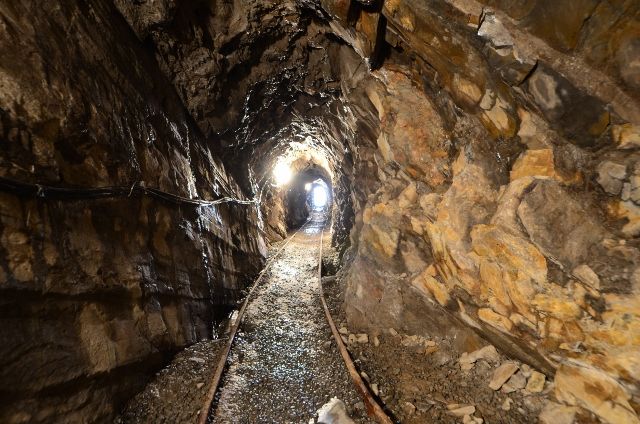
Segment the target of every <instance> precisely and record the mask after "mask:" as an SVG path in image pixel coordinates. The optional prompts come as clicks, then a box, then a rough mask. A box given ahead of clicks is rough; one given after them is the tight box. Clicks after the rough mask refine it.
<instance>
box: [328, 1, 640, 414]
mask: <svg viewBox="0 0 640 424" xmlns="http://www.w3.org/2000/svg"><path fill="white" fill-rule="evenodd" d="M322 3H323V5H324V7H325V8H326V10H327V11H328V12H329V13H330V15H331V16H332V28H333V29H334V30H335V33H336V34H338V35H340V36H341V37H342V38H343V39H344V40H345V41H347V42H349V43H350V44H351V45H352V46H353V47H354V49H355V50H356V51H357V52H358V53H359V54H360V55H362V56H363V57H365V58H367V59H368V60H369V63H370V64H376V63H379V60H380V57H381V56H379V54H380V53H377V52H380V51H382V52H383V53H382V58H383V59H384V64H383V65H382V67H381V68H380V69H378V70H377V71H374V72H373V73H372V74H371V75H370V76H367V75H365V76H364V77H363V79H362V81H361V82H360V83H359V85H358V87H356V88H355V89H354V90H351V91H349V90H344V89H343V95H344V96H345V97H347V98H350V99H352V102H354V103H357V104H359V105H360V106H361V107H363V108H365V109H366V108H367V107H369V108H370V107H371V105H373V107H374V110H375V111H376V112H377V114H378V115H379V118H380V128H379V130H380V131H379V136H378V138H377V149H376V151H375V153H374V158H373V161H370V162H374V163H375V164H376V165H377V167H378V178H379V181H380V182H379V184H378V185H377V186H376V184H369V185H368V187H369V191H365V199H366V204H365V205H364V207H362V208H361V209H359V210H357V214H356V223H355V226H354V229H353V231H352V233H351V243H352V246H353V248H352V249H353V252H352V254H351V255H350V256H349V257H351V258H352V261H351V262H350V268H349V270H348V271H347V275H348V278H347V294H346V300H345V308H346V310H347V314H348V318H349V321H350V326H352V325H353V326H355V327H356V328H357V327H360V328H370V329H371V328H376V329H380V328H385V327H394V328H402V329H403V330H405V331H409V332H413V333H418V334H419V333H425V335H427V334H429V333H431V334H433V333H434V332H435V333H436V334H437V332H438V331H448V330H449V328H454V329H458V328H461V325H464V326H466V327H470V328H473V329H474V330H475V331H476V332H477V333H479V334H480V335H482V336H483V337H485V338H487V339H488V340H490V341H491V342H492V343H494V344H495V345H496V346H498V347H499V348H500V349H502V350H503V351H505V352H506V353H508V354H510V355H512V356H515V357H518V358H519V359H521V360H523V361H525V362H528V363H529V364H531V365H533V366H535V367H536V368H537V369H539V370H540V371H543V372H545V373H546V374H547V375H549V376H553V375H555V394H556V397H557V398H558V399H559V400H562V401H563V402H566V403H568V404H572V405H578V406H581V407H583V408H586V409H589V410H590V411H592V412H593V413H595V414H596V415H597V416H599V417H600V418H601V419H602V420H603V421H604V422H610V423H620V422H625V423H631V422H639V420H638V416H637V413H638V405H639V404H640V403H639V401H640V386H639V381H640V380H639V379H640V374H639V373H638V372H639V370H640V367H639V365H640V344H639V340H638V337H637V334H638V326H639V325H640V280H639V276H640V268H639V266H640V250H639V247H640V246H639V243H638V238H637V237H638V235H639V234H640V233H639V232H638V228H640V227H638V224H637V223H638V212H639V211H640V209H638V206H637V204H636V199H635V197H634V193H635V187H636V183H635V182H634V181H635V180H634V179H635V178H636V175H637V170H636V168H637V162H638V158H639V157H638V147H640V144H639V143H640V138H639V137H640V115H639V114H638V111H639V110H640V109H639V106H640V91H639V90H638V88H639V87H638V85H637V83H638V81H637V75H639V74H638V72H636V71H634V70H635V69H636V68H637V63H638V60H639V59H640V50H639V49H638V46H639V44H638V40H640V38H639V34H638V30H637V28H638V25H639V22H640V6H639V5H638V3H637V2H631V1H628V2H616V3H615V4H613V3H610V2H604V1H596V0H594V1H584V2H573V1H571V2H569V1H566V2H564V1H562V2H553V4H551V3H550V2H546V1H543V0H538V1H535V0H534V1H527V2H518V3H517V5H516V6H514V5H513V3H512V2H500V1H486V2H483V3H486V4H482V3H479V2H476V1H472V0H464V1H463V0H448V1H431V2H427V3H425V2H422V1H419V0H415V1H414V0H388V1H385V2H384V4H383V5H382V6H381V7H378V8H376V7H367V6H362V7H361V8H360V9H359V10H357V9H356V12H357V13H355V14H354V9H351V11H349V9H348V8H347V7H345V3H344V2H339V1H330V0H327V1H323V2H322ZM385 51H386V53H385ZM363 96H366V97H367V98H368V100H369V102H365V101H363V100H362V97H363ZM376 187H378V188H376ZM596 387H597V389H596Z"/></svg>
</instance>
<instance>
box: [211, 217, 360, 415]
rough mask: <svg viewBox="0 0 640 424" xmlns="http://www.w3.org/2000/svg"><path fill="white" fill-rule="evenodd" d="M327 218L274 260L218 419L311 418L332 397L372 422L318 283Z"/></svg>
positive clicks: (238, 344)
mask: <svg viewBox="0 0 640 424" xmlns="http://www.w3.org/2000/svg"><path fill="white" fill-rule="evenodd" d="M323 225H324V223H323V222H322V221H319V222H316V223H315V224H314V225H312V226H305V227H303V229H302V230H301V231H300V232H299V233H298V234H297V235H296V236H295V237H294V238H293V239H292V240H291V242H290V243H289V244H288V245H287V246H286V247H285V248H284V250H283V252H282V253H281V254H280V255H279V256H278V257H277V258H276V260H275V262H274V263H273V264H272V265H271V267H270V269H269V271H268V272H267V273H266V274H265V276H264V277H263V281H262V283H261V284H260V286H259V287H258V288H257V290H256V291H255V293H254V296H253V298H252V300H251V301H250V302H249V305H248V307H247V310H246V313H245V317H244V321H243V323H242V325H241V327H240V329H239V332H238V334H237V337H236V341H235V342H234V345H233V348H232V350H231V354H230V357H229V364H230V365H229V368H228V370H227V372H226V374H225V376H224V377H223V381H222V387H221V389H220V392H219V395H218V397H217V399H216V401H215V403H214V408H213V410H212V416H211V418H212V422H213V423H258V422H259V423H284V422H296V423H308V422H310V420H311V419H312V418H314V417H317V415H316V411H317V410H318V409H320V407H321V406H322V405H324V404H326V403H327V402H329V401H330V400H331V399H332V398H333V397H337V398H338V399H340V400H342V401H343V402H345V404H346V408H347V412H348V414H349V415H350V416H351V417H352V418H353V419H354V420H355V421H356V422H362V423H366V422H369V421H368V419H367V418H365V417H366V414H365V412H364V410H363V409H358V408H356V405H358V404H359V402H360V399H359V397H358V395H357V392H356V391H355V389H354V386H353V383H352V381H351V379H350V377H349V375H348V373H347V370H346V367H345V366H344V363H343V362H342V359H341V357H340V354H339V352H338V350H337V348H336V346H335V343H334V342H332V335H331V330H330V328H329V325H328V324H327V322H326V318H325V316H324V313H323V310H322V305H321V303H320V297H319V296H320V294H319V291H318V290H319V286H318V274H317V271H318V254H319V244H318V242H319V237H320V231H321V230H322V228H323Z"/></svg>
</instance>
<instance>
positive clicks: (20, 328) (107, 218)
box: [0, 0, 264, 423]
mask: <svg viewBox="0 0 640 424" xmlns="http://www.w3.org/2000/svg"><path fill="white" fill-rule="evenodd" d="M0 22H1V23H2V24H1V25H0V56H2V57H3V63H2V65H1V66H0V87H2V88H1V89H0V144H1V146H2V147H1V148H0V151H1V152H2V153H0V175H1V176H2V177H6V178H12V179H15V180H20V181H23V182H30V183H40V184H48V185H52V186H59V187H81V188H90V187H102V186H130V185H132V184H133V183H134V182H138V183H139V184H144V185H145V186H146V187H149V188H157V189H159V190H162V191H164V192H168V193H172V194H176V195H180V196H184V197H187V198H188V197H192V196H199V197H200V198H204V199H215V198H218V197H221V196H223V195H229V196H233V197H241V196H242V193H241V191H240V190H239V188H238V186H237V184H236V183H235V182H234V180H233V178H231V177H230V176H229V175H228V173H227V172H226V170H225V168H224V167H223V166H222V164H221V163H220V162H219V161H218V160H217V159H216V158H215V155H214V154H213V153H212V152H211V150H210V147H209V146H208V145H207V144H205V142H204V140H203V137H202V135H201V133H200V131H199V129H198V128H197V127H196V126H195V125H194V123H193V122H192V118H191V117H190V116H189V115H188V114H187V113H185V110H184V107H183V106H182V103H181V101H180V98H179V97H178V96H177V94H176V93H175V91H174V89H173V86H172V85H171V83H170V82H169V81H168V80H167V79H166V78H165V77H164V75H163V74H162V73H161V72H160V70H159V67H158V64H157V63H156V60H155V58H154V57H153V55H151V54H149V53H148V52H147V51H146V50H144V49H143V47H142V44H141V43H140V42H139V40H138V39H137V38H136V37H135V35H134V33H133V31H132V30H131V29H130V27H129V26H128V25H127V23H126V21H125V20H124V19H123V18H122V17H121V16H120V15H119V14H118V12H117V10H116V9H115V8H114V6H113V5H112V3H111V2H110V1H103V0H97V1H91V2H75V1H62V2H47V3H46V4H44V3H41V2H30V1H26V2H3V3H2V5H0ZM256 222H257V210H256V207H255V206H254V205H237V204H223V205H219V206H215V207H194V206H189V205H181V206H177V205H174V204H171V203H167V202H163V201H161V200H158V199H155V198H151V197H148V196H136V195H134V196H132V197H129V198H128V197H127V196H121V197H117V198H109V199H98V200H96V199H94V200H73V201H59V200H50V199H46V198H37V199H36V198H22V197H18V196H15V195H13V194H10V193H6V192H2V193H0V381H1V382H2V384H1V386H2V387H1V388H0V421H2V422H5V423H14V422H33V423H35V422H94V421H96V422H105V421H108V420H109V419H111V418H112V417H113V415H114V414H115V413H116V412H117V409H118V407H119V406H120V405H121V404H122V402H123V401H124V400H126V399H128V398H129V397H130V396H131V395H132V394H133V393H135V392H136V391H137V390H139V389H140V388H141V387H142V385H143V384H144V383H145V381H146V378H147V377H148V376H150V375H151V373H153V372H155V370H156V369H157V368H158V367H159V366H160V365H161V364H162V363H164V362H165V361H166V360H167V359H168V358H169V356H168V355H170V354H172V353H173V352H175V351H176V350H177V349H179V348H181V347H184V346H186V345H188V344H190V343H193V342H195V341H197V340H200V339H203V338H210V337H212V324H213V322H214V320H215V319H218V318H219V315H220V314H221V313H224V312H225V311H226V310H227V308H228V306H229V305H230V304H231V303H232V302H233V301H234V300H235V299H236V298H237V296H238V290H239V289H241V288H243V287H244V286H245V285H246V284H247V283H248V282H249V281H251V279H252V276H253V275H255V274H256V272H257V271H258V270H259V268H260V267H261V264H262V260H263V254H264V246H263V242H262V238H261V234H260V233H259V232H258V229H257V227H256V225H257V224H256Z"/></svg>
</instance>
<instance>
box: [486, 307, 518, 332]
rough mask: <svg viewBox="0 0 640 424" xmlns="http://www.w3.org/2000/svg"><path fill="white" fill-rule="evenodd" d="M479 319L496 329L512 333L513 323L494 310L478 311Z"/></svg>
mask: <svg viewBox="0 0 640 424" xmlns="http://www.w3.org/2000/svg"><path fill="white" fill-rule="evenodd" d="M478 318H480V320H482V321H484V322H486V323H487V324H489V325H491V326H492V327H495V328H497V329H499V330H502V331H505V332H510V331H511V329H512V328H513V323H512V322H511V321H509V319H508V318H506V317H503V316H502V315H499V314H497V313H495V312H494V311H493V310H491V309H489V308H480V309H478Z"/></svg>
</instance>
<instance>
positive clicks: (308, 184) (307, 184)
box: [304, 183, 311, 191]
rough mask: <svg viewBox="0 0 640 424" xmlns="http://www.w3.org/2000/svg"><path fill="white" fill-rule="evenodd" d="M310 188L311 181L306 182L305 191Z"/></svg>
mask: <svg viewBox="0 0 640 424" xmlns="http://www.w3.org/2000/svg"><path fill="white" fill-rule="evenodd" d="M309 190H311V183H306V184H305V185H304V191H309Z"/></svg>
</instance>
